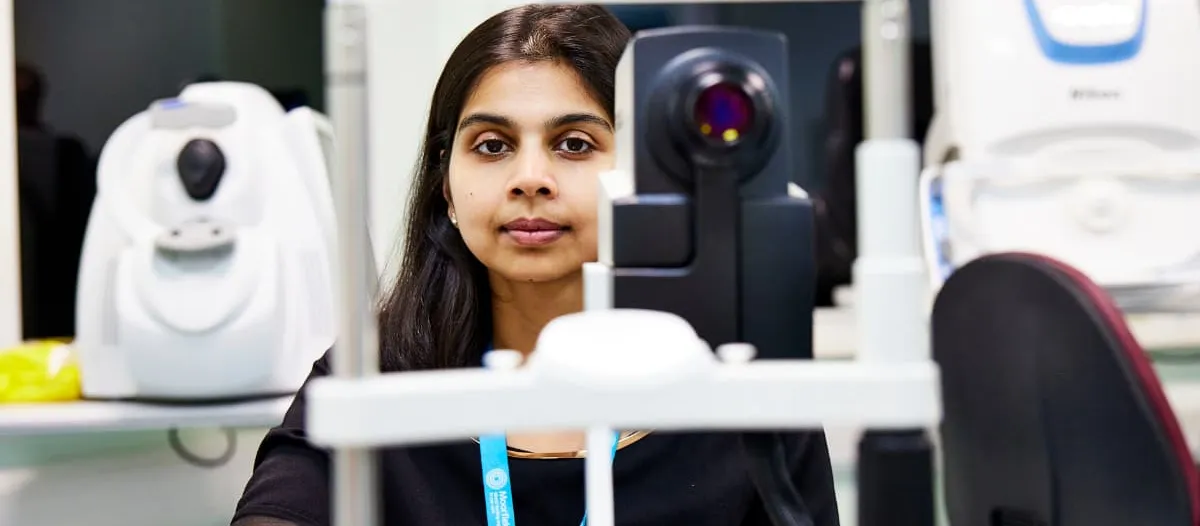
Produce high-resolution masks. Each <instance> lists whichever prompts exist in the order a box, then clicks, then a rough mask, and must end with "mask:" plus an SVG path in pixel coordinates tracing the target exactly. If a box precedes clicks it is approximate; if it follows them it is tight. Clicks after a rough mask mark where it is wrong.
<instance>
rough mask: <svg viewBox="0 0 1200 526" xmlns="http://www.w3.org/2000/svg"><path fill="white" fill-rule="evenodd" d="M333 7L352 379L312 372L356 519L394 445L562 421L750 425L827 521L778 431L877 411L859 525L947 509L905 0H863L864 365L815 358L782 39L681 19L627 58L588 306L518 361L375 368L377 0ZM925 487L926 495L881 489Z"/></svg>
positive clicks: (370, 510) (783, 520) (345, 372)
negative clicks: (935, 452) (941, 499)
mask: <svg viewBox="0 0 1200 526" xmlns="http://www.w3.org/2000/svg"><path fill="white" fill-rule="evenodd" d="M502 3H503V2H497V4H498V5H499V4H502ZM560 3H562V2H560ZM600 3H606V2H600ZM619 3H622V4H628V3H631V2H629V1H623V2H619ZM632 3H637V2H632ZM654 3H664V2H662V1H657V2H654ZM675 3H678V2H675ZM688 3H696V2H688ZM326 24H327V26H326V27H327V31H326V68H327V90H328V100H329V106H330V107H329V113H330V117H331V119H332V122H333V124H334V130H335V135H336V146H335V158H336V161H337V164H336V166H335V170H334V173H335V176H334V193H335V199H336V202H337V214H338V239H339V244H340V247H339V254H340V256H339V261H338V262H337V263H338V264H337V267H338V270H339V274H340V279H341V287H340V289H341V293H342V294H341V298H340V300H339V302H340V304H339V312H340V314H341V318H340V325H339V329H340V330H339V339H338V344H337V348H336V350H335V351H334V352H333V356H332V360H333V363H332V365H333V368H332V369H333V371H332V373H333V375H332V376H331V377H328V378H320V379H315V380H314V381H312V382H311V383H310V385H309V387H308V392H307V397H308V415H307V418H308V420H307V422H308V434H309V438H310V440H311V441H312V442H313V443H315V444H318V445H321V446H325V447H328V448H331V450H332V451H333V452H334V456H333V463H334V469H333V480H332V482H331V483H332V495H333V497H332V498H333V500H334V502H333V507H334V524H335V525H336V526H368V525H374V524H378V520H379V516H378V509H379V508H378V503H377V500H378V494H377V491H378V489H377V488H378V486H377V485H378V484H379V481H378V480H377V473H376V471H375V470H376V465H375V457H374V450H375V449H376V448H379V447H385V446H403V445H417V444H428V443H436V442H439V441H449V440H458V439H462V438H465V437H470V436H479V435H482V434H488V433H495V432H501V431H502V432H518V431H535V430H551V429H586V430H587V449H588V451H606V450H609V449H611V447H612V441H613V440H614V433H613V430H615V429H656V430H663V431H673V430H711V431H728V432H740V433H743V437H744V438H745V440H744V441H743V443H744V444H745V446H746V450H747V452H748V453H749V455H748V458H749V459H750V460H751V461H750V462H749V463H748V469H749V471H750V476H751V477H752V479H753V480H754V482H755V484H756V486H757V487H758V489H759V492H760V494H761V495H762V496H763V499H764V502H765V503H766V504H767V507H768V508H769V509H771V510H772V512H771V515H772V520H773V521H774V523H775V524H776V525H777V526H790V525H793V524H807V523H809V522H805V519H804V517H802V516H800V515H802V513H801V514H800V515H797V514H796V513H794V512H795V507H796V506H800V507H801V508H802V502H800V501H799V497H798V496H797V495H795V490H794V489H792V488H791V487H790V484H789V483H782V484H781V481H780V480H779V479H780V478H782V477H780V476H778V475H773V474H772V473H771V463H772V462H773V457H772V455H771V450H772V448H771V447H770V446H771V445H772V443H773V442H772V441H773V440H774V439H776V438H777V437H778V435H775V434H774V433H777V432H778V431H781V430H788V429H793V430H805V429H818V428H821V427H823V426H834V425H842V426H859V427H863V428H866V429H867V430H868V431H867V432H866V434H865V435H864V438H863V440H862V442H861V444H860V453H859V470H858V473H859V477H858V484H859V488H860V489H859V494H860V495H859V499H860V506H859V508H860V510H862V511H860V514H859V515H860V517H859V523H860V524H864V525H876V524H883V521H885V520H886V522H887V524H889V525H913V526H917V525H922V526H924V525H925V524H932V508H933V502H932V500H933V498H932V491H933V490H932V469H933V466H932V463H933V461H932V458H931V455H930V453H929V446H928V439H927V437H925V435H924V433H925V432H924V430H926V429H929V428H931V427H933V426H936V425H937V424H938V423H939V421H940V418H941V405H940V397H939V393H938V371H937V367H936V366H935V364H934V363H933V361H932V359H931V357H930V353H929V341H928V328H927V325H928V316H927V313H928V299H927V297H928V294H929V289H928V283H927V278H926V275H925V273H926V270H925V265H924V262H923V259H922V252H921V243H920V239H919V220H918V210H917V207H918V201H917V188H918V185H917V180H918V174H919V170H920V156H919V148H918V146H917V144H916V142H915V141H913V140H912V139H911V138H909V137H907V135H908V133H909V131H908V130H909V129H910V126H909V120H910V116H909V109H908V107H909V104H908V101H909V96H908V95H909V94H908V90H909V82H908V75H909V72H908V69H909V67H908V64H909V59H908V53H909V47H908V43H909V34H908V33H909V10H908V1H907V0H865V1H864V2H863V46H864V51H865V83H864V93H865V99H866V110H867V111H866V130H867V140H866V141H865V142H864V143H863V144H861V145H860V146H859V148H858V153H857V156H858V173H857V175H856V177H857V178H858V185H857V187H858V192H859V193H858V203H859V204H858V207H859V208H858V209H859V212H858V214H859V225H860V233H859V252H858V253H859V257H858V259H857V262H856V263H855V283H856V288H857V290H858V294H859V297H858V298H857V299H856V306H857V311H858V316H859V322H858V327H859V333H858V347H857V348H858V351H857V356H856V359H855V360H853V361H846V362H823V361H813V360H811V354H812V334H811V333H812V304H813V298H812V294H813V282H814V276H813V274H814V268H813V267H814V263H813V256H812V237H813V232H812V228H813V227H812V210H811V204H810V202H809V201H808V199H807V198H806V197H805V196H803V195H802V192H796V191H789V185H788V183H787V181H788V177H787V171H788V169H789V168H788V167H789V165H790V164H789V162H788V159H789V156H790V155H791V154H790V150H791V148H790V145H789V144H788V142H789V139H788V137H787V126H786V119H787V118H788V115H787V113H788V110H789V108H788V103H789V101H788V98H787V89H786V87H787V60H786V45H785V42H784V41H783V38H782V37H781V36H780V35H777V34H773V33H769V32H763V31H754V30H745V29H734V28H724V27H688V26H682V27H675V28H668V29H660V30H653V31H649V32H642V33H639V34H638V35H636V36H635V38H634V39H633V41H632V42H631V43H630V44H629V46H628V47H627V48H626V52H625V54H624V55H623V57H622V59H621V63H620V66H619V67H618V72H617V94H616V95H617V116H616V117H617V144H618V146H617V156H618V159H617V167H616V169H615V170H613V171H611V172H608V173H605V174H602V175H601V176H600V186H601V192H600V194H601V198H600V204H599V216H598V217H599V236H598V237H599V254H600V257H599V261H597V262H596V263H590V264H587V265H586V266H585V268H584V276H585V288H586V293H585V297H586V299H585V310H584V312H581V313H577V314H572V315H568V316H564V317H561V318H558V319H556V320H554V321H553V322H551V323H550V324H549V325H548V326H547V327H546V328H545V329H544V331H543V332H542V334H541V336H540V337H539V339H538V342H537V346H536V350H535V352H534V353H533V354H532V355H531V357H530V358H529V360H528V362H527V363H526V364H525V365H524V366H521V367H517V366H516V364H517V362H519V358H517V357H514V356H513V352H512V351H503V350H499V351H493V352H491V353H489V355H488V356H487V357H486V358H487V359H486V360H485V363H487V364H488V366H487V367H485V368H479V369H460V370H446V371H422V372H417V373H389V374H379V367H378V337H377V332H376V331H377V328H376V326H375V320H374V317H373V315H372V306H373V305H374V301H373V300H374V297H373V296H374V294H375V292H374V289H373V286H372V284H373V283H374V280H375V276H373V275H371V268H372V266H371V264H370V263H371V262H372V260H371V258H372V257H373V256H372V255H371V253H370V249H369V247H370V245H369V242H368V239H367V227H366V225H365V224H364V217H366V214H364V212H363V211H364V210H365V209H366V207H367V195H368V188H367V180H368V179H367V142H368V141H367V139H368V136H367V134H368V132H367V116H368V108H367V75H369V73H370V72H369V71H368V68H367V60H366V57H367V53H368V51H369V50H368V49H367V47H368V46H367V44H366V42H367V38H366V36H367V31H368V27H367V26H368V18H367V16H366V7H365V6H364V5H363V2H362V1H361V0H359V1H350V0H342V1H332V0H331V1H329V2H328V3H327V19H326ZM562 407H571V408H574V409H573V410H572V411H569V412H568V411H562V410H559V408H562ZM431 408H432V409H431ZM506 408H520V409H519V410H520V416H519V417H517V415H516V414H515V413H513V412H508V411H506ZM385 415H386V418H384V417H383V416H385ZM905 449H908V450H909V451H911V453H912V454H910V455H908V456H907V457H906V458H899V459H898V460H897V458H898V457H895V456H894V452H895V451H898V450H905ZM913 459H916V461H915V462H914V461H913ZM914 467H915V469H914ZM898 470H901V471H904V472H903V473H900V472H898ZM585 471H586V488H587V489H586V501H587V509H588V519H587V520H588V522H589V524H591V525H593V526H612V525H613V522H614V511H613V491H612V478H611V477H612V470H611V457H607V456H604V455H589V456H588V457H587V459H586V461H585ZM900 480H903V481H904V484H894V482H897V481H900ZM914 481H915V482H914ZM783 482H786V481H783ZM914 485H915V486H916V487H919V488H922V491H923V492H924V493H925V494H924V495H921V494H920V493H921V492H918V493H917V494H916V495H910V494H904V495H902V496H903V497H904V502H902V503H897V502H896V501H895V499H891V500H889V499H886V498H881V495H883V494H885V493H887V492H892V493H896V492H901V493H903V491H904V490H900V489H898V488H899V487H900V486H903V487H906V488H912V487H914ZM884 486H888V487H887V490H886V492H881V491H879V489H882V488H883V487H884ZM910 496H911V497H912V498H910ZM885 515H886V516H885ZM926 521H928V522H926Z"/></svg>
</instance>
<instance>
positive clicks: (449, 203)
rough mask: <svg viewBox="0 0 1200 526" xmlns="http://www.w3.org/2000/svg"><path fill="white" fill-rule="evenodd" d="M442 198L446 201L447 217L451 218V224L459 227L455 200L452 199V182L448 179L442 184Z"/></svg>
mask: <svg viewBox="0 0 1200 526" xmlns="http://www.w3.org/2000/svg"><path fill="white" fill-rule="evenodd" d="M442 197H443V198H445V199H446V215H447V216H448V217H449V218H450V224H452V225H454V226H455V227H456V228H457V227H458V215H456V214H455V213H454V199H453V198H452V197H450V180H449V179H446V180H445V181H443V182H442Z"/></svg>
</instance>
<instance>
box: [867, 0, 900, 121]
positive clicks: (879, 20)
mask: <svg viewBox="0 0 1200 526" xmlns="http://www.w3.org/2000/svg"><path fill="white" fill-rule="evenodd" d="M909 20H910V13H909V5H908V0H864V2H863V15H862V24H863V25H862V33H863V35H862V39H863V94H864V96H863V100H864V110H865V111H864V117H863V118H864V119H865V120H866V122H865V123H864V125H865V129H866V133H865V137H866V138H867V139H900V138H911V134H912V108H911V106H912V96H911V91H912V84H911V82H910V80H909V78H910V76H911V73H910V65H909V64H910V58H909V53H910V52H909V43H910V42H911V36H910V34H909V33H910V30H911V28H910V22H909Z"/></svg>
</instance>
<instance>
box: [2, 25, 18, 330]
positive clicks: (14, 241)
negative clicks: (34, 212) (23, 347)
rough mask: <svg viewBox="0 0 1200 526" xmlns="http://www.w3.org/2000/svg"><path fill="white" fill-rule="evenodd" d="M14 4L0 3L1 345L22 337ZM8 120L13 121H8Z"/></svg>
mask: <svg viewBox="0 0 1200 526" xmlns="http://www.w3.org/2000/svg"><path fill="white" fill-rule="evenodd" d="M12 31H13V16H12V4H10V3H7V2H4V3H0V160H2V161H0V347H2V346H7V345H12V344H14V343H18V342H19V341H20V340H21V295H20V290H21V257H20V254H19V250H20V247H21V236H20V230H19V229H18V228H19V225H20V218H19V214H18V210H17V207H16V206H15V204H16V202H17V144H16V141H17V139H16V124H15V123H16V120H17V117H16V109H15V100H14V97H15V94H14V91H15V90H14V86H13V52H12V50H13V48H12V46H13V39H12V38H11V37H12ZM6 123H13V124H11V125H5V124H6Z"/></svg>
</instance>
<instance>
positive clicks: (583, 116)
mask: <svg viewBox="0 0 1200 526" xmlns="http://www.w3.org/2000/svg"><path fill="white" fill-rule="evenodd" d="M571 124H594V125H596V126H603V127H604V128H605V129H607V130H609V131H612V123H610V122H608V119H605V118H603V117H600V116H598V115H593V114H591V113H568V114H566V115H559V116H558V117H554V118H553V119H550V120H547V121H546V129H547V130H553V129H555V128H562V127H564V126H569V125H571Z"/></svg>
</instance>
